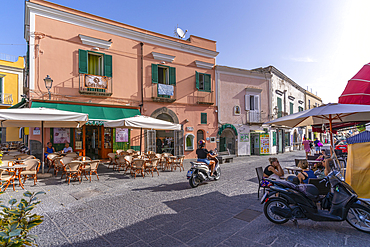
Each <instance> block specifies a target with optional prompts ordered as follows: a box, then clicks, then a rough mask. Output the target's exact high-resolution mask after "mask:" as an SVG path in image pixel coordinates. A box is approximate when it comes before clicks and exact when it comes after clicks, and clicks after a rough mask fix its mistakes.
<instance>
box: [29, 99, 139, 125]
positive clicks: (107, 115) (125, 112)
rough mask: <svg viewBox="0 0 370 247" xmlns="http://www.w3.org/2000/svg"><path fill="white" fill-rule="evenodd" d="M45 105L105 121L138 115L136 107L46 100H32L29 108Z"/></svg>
mask: <svg viewBox="0 0 370 247" xmlns="http://www.w3.org/2000/svg"><path fill="white" fill-rule="evenodd" d="M38 107H45V108H51V109H57V110H62V111H71V112H79V113H86V114H89V120H90V121H91V120H95V121H105V120H117V119H121V118H128V117H134V116H136V115H140V111H139V110H138V109H127V108H117V107H105V106H91V105H76V104H58V103H47V102H32V105H31V108H38Z"/></svg>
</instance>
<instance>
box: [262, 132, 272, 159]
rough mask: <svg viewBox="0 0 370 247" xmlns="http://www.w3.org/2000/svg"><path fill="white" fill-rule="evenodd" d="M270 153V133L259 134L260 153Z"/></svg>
mask: <svg viewBox="0 0 370 247" xmlns="http://www.w3.org/2000/svg"><path fill="white" fill-rule="evenodd" d="M269 153H270V135H269V134H261V135H260V154H269Z"/></svg>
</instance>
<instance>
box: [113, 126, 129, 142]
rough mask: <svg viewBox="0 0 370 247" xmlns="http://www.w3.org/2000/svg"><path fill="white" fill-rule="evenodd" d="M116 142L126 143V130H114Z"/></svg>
mask: <svg viewBox="0 0 370 247" xmlns="http://www.w3.org/2000/svg"><path fill="white" fill-rule="evenodd" d="M116 142H128V129H123V128H116Z"/></svg>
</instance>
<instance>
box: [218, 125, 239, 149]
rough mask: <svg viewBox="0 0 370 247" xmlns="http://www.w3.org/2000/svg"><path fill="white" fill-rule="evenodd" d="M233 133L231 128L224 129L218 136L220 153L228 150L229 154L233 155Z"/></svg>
mask: <svg viewBox="0 0 370 247" xmlns="http://www.w3.org/2000/svg"><path fill="white" fill-rule="evenodd" d="M235 138H236V136H235V132H234V130H232V129H231V128H226V129H224V130H223V131H222V133H221V136H220V152H224V151H227V150H229V152H230V154H235Z"/></svg>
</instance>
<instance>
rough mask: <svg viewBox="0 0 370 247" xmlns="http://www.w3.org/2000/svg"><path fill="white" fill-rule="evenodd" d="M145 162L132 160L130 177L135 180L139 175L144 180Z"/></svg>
mask: <svg viewBox="0 0 370 247" xmlns="http://www.w3.org/2000/svg"><path fill="white" fill-rule="evenodd" d="M144 169H145V160H143V159H134V160H133V161H132V163H131V171H130V173H131V176H134V178H136V174H141V175H142V176H143V178H144Z"/></svg>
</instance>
